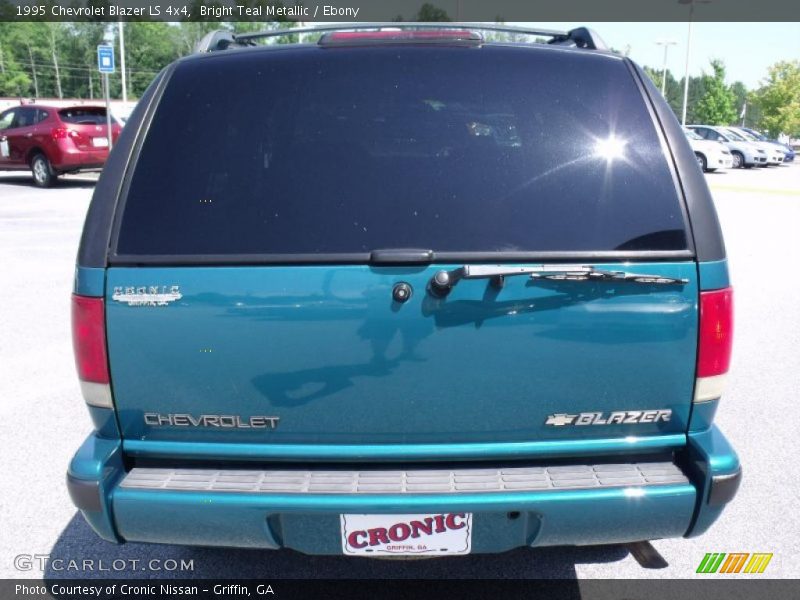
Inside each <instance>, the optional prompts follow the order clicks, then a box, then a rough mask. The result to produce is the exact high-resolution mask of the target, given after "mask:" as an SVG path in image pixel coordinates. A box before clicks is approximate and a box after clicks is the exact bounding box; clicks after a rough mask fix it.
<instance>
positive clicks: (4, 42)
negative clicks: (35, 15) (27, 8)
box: [0, 23, 31, 96]
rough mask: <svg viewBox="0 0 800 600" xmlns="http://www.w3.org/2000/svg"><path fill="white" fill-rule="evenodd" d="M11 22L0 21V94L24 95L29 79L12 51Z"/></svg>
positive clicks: (26, 91) (28, 85) (29, 82)
mask: <svg viewBox="0 0 800 600" xmlns="http://www.w3.org/2000/svg"><path fill="white" fill-rule="evenodd" d="M12 27H13V24H11V23H0V96H24V95H27V93H28V88H29V87H30V85H31V79H30V77H29V76H28V74H27V73H26V72H25V71H24V69H23V66H22V65H21V64H20V63H19V60H18V59H17V57H16V55H15V54H14V52H13V47H12V45H11V43H9V40H10V39H11V33H10V29H11V28H12Z"/></svg>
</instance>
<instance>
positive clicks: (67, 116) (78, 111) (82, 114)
mask: <svg viewBox="0 0 800 600" xmlns="http://www.w3.org/2000/svg"><path fill="white" fill-rule="evenodd" d="M58 116H59V117H60V118H61V120H62V121H64V123H71V124H73V125H105V124H106V123H107V121H106V109H105V108H101V107H86V106H81V107H76V108H62V109H61V110H59V111H58ZM111 122H112V123H115V122H116V121H115V120H114V117H113V115H112V117H111Z"/></svg>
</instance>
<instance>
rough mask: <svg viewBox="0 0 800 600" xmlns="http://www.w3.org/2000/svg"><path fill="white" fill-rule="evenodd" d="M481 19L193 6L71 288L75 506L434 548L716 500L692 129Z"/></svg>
mask: <svg viewBox="0 0 800 600" xmlns="http://www.w3.org/2000/svg"><path fill="white" fill-rule="evenodd" d="M342 27H346V29H344V30H343V29H342ZM491 29H505V30H509V29H511V28H510V27H507V26H502V25H497V26H484V25H480V26H479V25H476V26H475V27H471V26H465V25H464V24H460V25H455V24H452V25H447V24H436V25H434V24H431V23H427V24H417V25H416V26H412V27H408V26H398V24H391V25H389V26H383V27H381V26H379V25H376V24H359V25H353V24H350V25H347V26H339V28H338V29H337V27H336V26H334V25H326V26H323V27H321V28H319V27H318V28H317V29H316V31H317V32H320V33H321V35H319V36H314V37H315V38H318V41H317V39H315V41H314V43H302V44H270V43H264V41H265V40H271V39H273V38H275V37H276V36H280V35H285V34H286V32H285V31H283V32H282V31H270V32H266V33H259V34H249V35H248V34H241V35H235V36H234V35H233V34H231V33H222V32H215V33H212V34H209V35H208V36H207V37H206V38H205V39H204V40H203V42H202V43H201V45H200V46H199V47H198V51H197V52H196V53H195V54H194V55H192V56H189V57H186V58H183V59H180V60H178V61H176V62H174V63H173V64H171V65H170V66H168V67H167V68H166V69H164V70H163V71H162V72H161V73H160V74H159V75H158V76H157V77H156V79H155V80H154V81H153V83H152V85H151V86H150V87H149V89H148V90H147V92H146V93H145V94H144V95H143V97H142V98H141V100H140V102H139V103H138V105H137V107H136V110H135V111H134V113H133V114H132V116H131V118H130V120H129V121H128V122H127V125H126V127H125V128H124V129H123V130H122V133H121V135H120V137H119V140H118V142H117V143H116V144H115V145H114V149H113V151H112V152H111V154H110V156H109V158H108V162H107V163H106V168H105V169H104V171H103V173H102V176H101V177H100V180H99V181H98V183H97V186H96V189H95V191H94V197H93V200H92V203H91V206H90V208H89V211H88V214H87V217H86V223H85V227H84V231H83V237H82V240H81V244H80V249H79V252H78V259H77V269H76V277H75V288H74V295H73V296H72V326H73V334H74V347H75V357H76V362H77V370H78V376H79V378H80V381H81V388H82V392H83V397H84V400H85V401H86V404H87V406H88V409H89V413H90V415H91V419H92V421H93V423H94V428H95V430H94V432H93V433H92V434H91V435H89V437H88V438H87V439H86V441H85V443H84V444H83V445H82V446H81V447H80V448H79V449H78V451H77V453H76V454H75V457H74V458H73V459H72V462H71V463H70V465H69V471H68V474H67V480H68V487H69V491H70V494H71V497H72V500H73V502H74V503H75V505H76V506H77V507H78V508H79V509H80V510H81V512H82V513H83V516H84V517H85V518H86V520H87V521H88V522H89V523H90V525H91V526H92V528H93V529H94V530H95V531H96V532H97V533H98V535H100V536H101V537H102V538H104V539H106V540H110V541H114V542H128V541H131V542H160V543H170V544H185V545H200V546H229V547H251V548H264V549H279V548H290V549H293V550H297V551H300V552H304V553H309V554H328V555H336V554H339V555H342V554H343V555H348V556H365V557H385V556H404V557H405V556H422V557H424V556H441V555H465V554H469V553H496V552H503V551H506V550H509V549H512V548H516V547H522V546H553V545H579V544H606V543H628V542H631V543H632V542H637V541H645V540H653V539H658V538H670V537H681V536H684V537H692V536H698V535H701V534H703V532H705V531H706V530H707V529H708V528H709V527H710V526H711V525H712V524H713V523H714V521H715V520H716V519H717V518H718V517H719V516H720V514H721V512H722V511H723V510H724V508H725V506H726V504H727V503H728V502H730V501H731V499H732V498H733V497H734V496H735V494H736V491H737V488H738V486H739V482H740V478H741V467H740V464H739V459H738V458H737V455H736V453H735V452H734V450H733V448H732V447H731V445H730V444H729V442H728V441H727V440H726V438H725V437H724V436H723V434H722V432H721V431H720V430H719V429H718V428H717V426H716V425H715V424H714V416H715V413H716V411H717V408H718V407H719V405H720V404H722V408H723V410H724V404H725V403H724V400H721V398H722V396H723V392H724V387H725V379H726V373H727V371H728V365H729V362H730V356H731V344H732V334H733V291H732V288H731V287H730V282H729V279H728V267H727V261H726V255H725V247H724V244H723V240H722V235H721V231H720V226H719V223H718V220H717V216H716V213H715V210H714V206H713V204H712V199H711V195H710V193H709V190H708V187H707V186H706V183H705V180H704V178H703V174H702V172H701V170H700V168H699V167H698V161H697V158H696V156H695V154H694V152H693V151H692V148H691V147H690V145H689V141H688V140H687V137H686V134H685V132H684V130H683V129H682V128H681V126H680V125H679V123H678V122H677V121H676V119H675V117H674V116H673V114H672V111H671V110H670V108H669V106H668V105H667V104H666V102H665V101H664V99H663V98H662V96H661V95H660V94H659V93H658V91H657V90H656V89H655V88H654V87H653V85H652V84H651V83H650V81H649V80H648V78H647V77H646V76H645V75H644V73H643V72H642V70H641V69H640V68H639V67H638V66H637V65H636V64H635V63H633V62H632V61H631V60H629V59H628V58H626V57H623V56H620V55H618V54H615V53H612V52H610V51H607V50H606V49H605V47H604V46H603V44H602V42H601V41H600V39H599V38H598V37H597V35H596V34H594V33H593V32H592V31H590V30H587V29H585V28H578V29H573V30H571V31H565V32H556V31H530V30H528V31H527V32H526V35H528V36H529V39H530V43H523V42H514V43H505V42H492V43H490V42H488V41H486V39H487V37H486V34H485V31H484V30H491ZM298 31H300V32H302V31H303V29H291V30H289V31H288V33H291V34H296V33H298ZM482 31H484V33H482ZM537 38H538V41H534V40H536V39H537ZM515 39H517V38H516V36H515ZM542 40H544V41H542ZM531 74H535V76H532V75H531ZM176 140H180V143H179V144H176V143H175V142H176Z"/></svg>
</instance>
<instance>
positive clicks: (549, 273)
mask: <svg viewBox="0 0 800 600" xmlns="http://www.w3.org/2000/svg"><path fill="white" fill-rule="evenodd" d="M519 275H528V276H530V278H531V279H543V280H547V281H627V282H631V283H643V284H653V285H684V284H687V283H689V280H688V279H677V278H674V277H664V276H663V275H652V274H643V273H629V272H627V271H608V270H604V269H596V268H594V267H593V266H591V265H534V266H531V267H507V266H504V265H464V266H463V267H459V268H457V269H453V270H451V271H446V270H444V269H443V270H441V271H437V272H436V274H434V276H433V277H432V278H431V280H430V284H429V286H428V289H429V291H430V293H431V294H432V295H433V296H436V297H437V298H444V297H445V296H447V294H449V293H450V291H451V290H452V289H453V287H454V286H455V285H456V284H457V283H458V282H459V281H461V280H462V279H490V280H491V283H492V285H494V286H495V287H498V288H501V287H503V284H504V282H505V278H506V277H515V276H519Z"/></svg>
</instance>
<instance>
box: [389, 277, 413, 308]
mask: <svg viewBox="0 0 800 600" xmlns="http://www.w3.org/2000/svg"><path fill="white" fill-rule="evenodd" d="M413 292H414V290H412V289H411V286H410V285H409V284H407V283H406V282H405V281H401V282H400V283H395V284H394V288H392V298H394V301H395V302H400V303H401V304H402V303H403V302H407V301H408V299H409V298H411V294H412V293H413Z"/></svg>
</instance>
